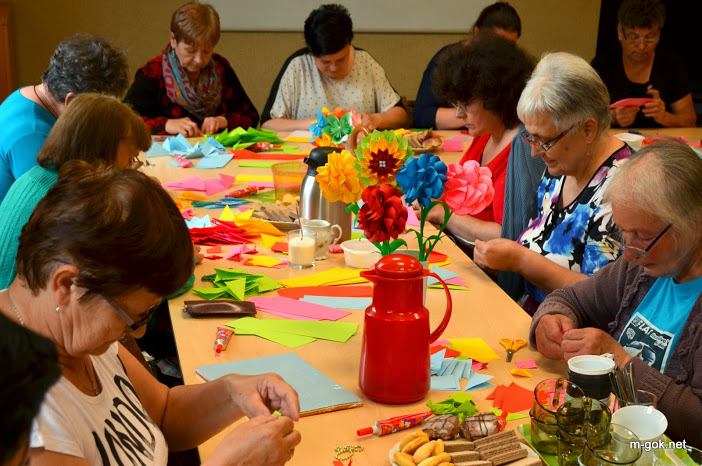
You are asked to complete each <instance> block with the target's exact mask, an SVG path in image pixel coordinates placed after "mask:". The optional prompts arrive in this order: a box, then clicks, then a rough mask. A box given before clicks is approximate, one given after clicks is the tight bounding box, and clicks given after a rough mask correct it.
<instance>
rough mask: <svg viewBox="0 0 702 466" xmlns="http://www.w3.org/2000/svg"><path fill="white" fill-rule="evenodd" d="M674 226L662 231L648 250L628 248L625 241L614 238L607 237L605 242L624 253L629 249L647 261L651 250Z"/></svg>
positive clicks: (647, 247)
mask: <svg viewBox="0 0 702 466" xmlns="http://www.w3.org/2000/svg"><path fill="white" fill-rule="evenodd" d="M672 226H673V224H672V223H671V224H670V225H668V226H667V227H665V228H664V229H663V231H661V232H660V233H659V234H658V236H656V237H655V238H654V239H653V241H651V242H650V243H649V245H648V246H646V249H641V248H637V247H635V246H627V245H626V243H625V242H624V240H623V239H618V238H614V237H613V236H607V237H606V238H605V240H606V241H608V242H609V243H610V244H612V245H613V246H615V247H617V248H619V249H621V250H622V251H623V250H625V249H628V250H630V251H631V252H633V253H634V254H636V255H637V256H639V257H640V258H642V259H645V258H647V257H648V252H649V251H650V250H651V248H653V246H655V245H656V243H657V242H658V240H659V239H661V238H662V237H663V235H665V233H666V232H667V231H668V230H670V227H672Z"/></svg>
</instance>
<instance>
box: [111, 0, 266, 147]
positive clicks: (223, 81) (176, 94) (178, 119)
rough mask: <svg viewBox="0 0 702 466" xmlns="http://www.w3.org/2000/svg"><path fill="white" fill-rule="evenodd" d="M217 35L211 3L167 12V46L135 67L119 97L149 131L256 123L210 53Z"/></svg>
mask: <svg viewBox="0 0 702 466" xmlns="http://www.w3.org/2000/svg"><path fill="white" fill-rule="evenodd" d="M219 35H220V32H219V15H218V14H217V11H216V10H215V9H214V7H212V5H209V4H206V3H200V2H190V3H186V4H185V5H183V6H181V7H180V8H178V9H177V10H176V11H175V12H174V13H173V17H172V18H171V32H170V39H169V43H168V45H167V46H166V48H165V49H164V50H163V52H162V53H161V55H159V56H157V57H155V58H152V59H151V60H149V61H148V62H147V63H146V65H144V66H143V67H141V68H140V69H139V70H138V71H137V73H136V76H135V77H134V82H133V83H132V86H131V87H130V88H129V91H128V92H127V97H126V98H125V103H127V104H129V105H131V107H132V108H133V109H134V110H135V111H136V112H137V113H138V114H139V115H141V117H142V119H143V120H144V121H145V122H146V124H147V125H148V126H149V128H150V129H151V133H152V134H178V133H180V134H182V135H183V136H186V137H195V136H201V135H203V134H215V133H218V132H219V131H221V130H224V129H230V130H231V129H234V128H237V127H239V126H241V127H242V128H249V127H253V128H255V127H256V125H257V124H258V112H257V111H256V108H255V107H254V105H253V104H252V103H251V100H250V99H249V97H248V95H246V92H245V91H244V88H243V87H242V85H241V83H240V82H239V78H238V77H237V76H236V73H234V70H233V69H232V67H231V65H230V64H229V61H227V59H226V58H224V57H223V56H221V55H219V54H216V53H214V48H215V46H216V45H217V43H218V42H219Z"/></svg>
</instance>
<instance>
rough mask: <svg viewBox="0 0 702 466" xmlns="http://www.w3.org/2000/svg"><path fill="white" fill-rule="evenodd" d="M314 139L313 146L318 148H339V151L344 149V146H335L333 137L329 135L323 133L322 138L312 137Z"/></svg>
mask: <svg viewBox="0 0 702 466" xmlns="http://www.w3.org/2000/svg"><path fill="white" fill-rule="evenodd" d="M312 139H314V142H313V143H312V145H313V146H316V147H337V148H339V149H343V148H344V146H343V145H341V144H334V142H333V141H332V137H331V136H330V135H328V134H324V133H322V135H321V136H320V137H317V136H312Z"/></svg>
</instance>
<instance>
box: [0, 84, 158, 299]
mask: <svg viewBox="0 0 702 466" xmlns="http://www.w3.org/2000/svg"><path fill="white" fill-rule="evenodd" d="M150 146H151V135H150V134H149V129H148V128H147V127H146V125H145V124H144V122H143V121H141V119H140V118H139V116H138V115H137V114H135V113H134V112H133V111H132V110H131V109H130V108H129V107H127V106H126V105H124V104H123V103H122V102H120V101H119V99H117V98H115V97H110V96H104V95H100V94H92V93H87V94H81V95H79V96H78V97H76V98H75V99H73V101H72V102H71V104H70V105H69V106H68V107H67V108H66V111H65V112H63V113H62V114H61V116H60V117H59V119H58V120H57V121H56V124H55V125H54V126H53V128H52V129H51V132H50V133H49V136H48V137H47V138H46V142H45V143H44V146H43V147H42V148H41V150H40V151H39V154H37V157H36V159H37V162H38V163H39V165H38V166H35V167H34V168H32V169H31V170H29V171H28V172H27V173H25V174H24V175H22V176H21V177H19V179H18V180H17V181H16V182H15V183H13V184H12V187H11V188H10V190H9V191H8V193H7V196H5V199H3V201H2V204H0V289H4V288H7V286H9V284H10V283H11V282H12V280H14V278H15V275H16V273H17V264H16V263H15V258H16V256H17V248H18V247H19V238H20V233H21V231H22V227H23V226H24V225H25V224H26V223H27V220H29V216H30V215H31V214H32V211H33V210H34V208H35V207H36V206H37V204H38V203H39V201H40V200H41V199H42V198H43V197H44V196H46V193H47V192H48V191H49V189H50V188H51V187H52V186H53V185H54V184H55V183H56V180H57V179H58V174H59V171H60V170H61V167H62V166H63V165H64V164H65V163H66V162H68V161H69V160H76V159H79V160H86V161H88V162H90V163H92V164H102V165H107V166H110V167H115V168H127V167H131V166H134V165H137V164H138V163H137V155H139V151H146V150H148V149H149V147H150Z"/></svg>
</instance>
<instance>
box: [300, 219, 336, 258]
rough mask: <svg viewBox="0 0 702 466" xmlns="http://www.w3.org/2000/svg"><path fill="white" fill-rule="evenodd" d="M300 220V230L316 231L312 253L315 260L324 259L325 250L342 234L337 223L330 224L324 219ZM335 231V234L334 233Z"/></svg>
mask: <svg viewBox="0 0 702 466" xmlns="http://www.w3.org/2000/svg"><path fill="white" fill-rule="evenodd" d="M300 221H301V222H302V231H314V232H315V233H317V242H316V250H315V253H314V258H315V260H324V259H326V258H327V251H328V250H329V248H330V247H331V246H333V245H335V244H336V243H337V242H338V241H339V239H340V238H341V235H342V234H343V232H342V230H341V227H340V226H339V225H332V224H330V223H329V222H327V221H326V220H322V219H315V220H308V219H306V218H302V219H300ZM335 232H336V234H334V233H335Z"/></svg>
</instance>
